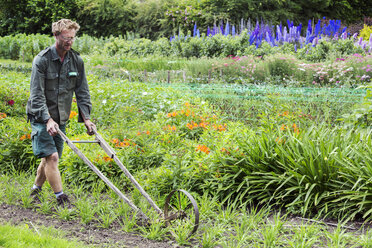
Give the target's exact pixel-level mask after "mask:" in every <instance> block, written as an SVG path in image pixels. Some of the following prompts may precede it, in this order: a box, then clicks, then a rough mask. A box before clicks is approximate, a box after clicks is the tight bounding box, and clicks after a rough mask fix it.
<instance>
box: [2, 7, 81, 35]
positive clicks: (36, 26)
mask: <svg viewBox="0 0 372 248" xmlns="http://www.w3.org/2000/svg"><path fill="white" fill-rule="evenodd" d="M76 11H77V5H76V1H75V0H67V1H62V2H61V1H57V0H47V1H41V0H18V1H8V0H2V1H0V18H1V19H0V20H1V21H0V35H1V36H4V35H10V34H17V33H27V34H36V33H43V34H50V33H51V30H52V23H53V22H55V21H56V20H59V19H62V18H72V19H74V18H76Z"/></svg>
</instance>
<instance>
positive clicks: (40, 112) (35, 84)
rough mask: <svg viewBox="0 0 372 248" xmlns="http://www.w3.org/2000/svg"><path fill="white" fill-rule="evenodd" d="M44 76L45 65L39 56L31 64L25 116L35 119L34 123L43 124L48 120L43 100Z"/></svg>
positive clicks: (44, 100) (48, 116)
mask: <svg viewBox="0 0 372 248" xmlns="http://www.w3.org/2000/svg"><path fill="white" fill-rule="evenodd" d="M45 74H46V66H45V63H44V61H43V60H42V58H41V57H40V56H36V57H35V59H34V61H33V64H32V72H31V83H30V98H29V102H28V103H27V114H28V115H31V116H32V117H33V118H35V120H36V121H39V122H44V123H46V122H47V121H48V120H49V119H50V115H49V112H48V107H47V104H46V99H45Z"/></svg>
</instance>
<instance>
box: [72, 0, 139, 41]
mask: <svg viewBox="0 0 372 248" xmlns="http://www.w3.org/2000/svg"><path fill="white" fill-rule="evenodd" d="M77 4H78V6H79V12H78V13H77V20H78V22H79V24H80V26H81V31H82V32H83V33H89V34H90V35H93V36H95V37H102V36H103V37H108V36H110V35H114V36H119V35H123V34H125V33H126V32H128V31H133V27H134V23H133V18H134V16H135V14H136V9H135V7H134V4H133V3H132V1H130V0H128V1H121V0H104V1H96V0H79V1H77Z"/></svg>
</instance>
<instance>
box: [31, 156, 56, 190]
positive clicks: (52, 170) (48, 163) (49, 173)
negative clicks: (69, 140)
mask: <svg viewBox="0 0 372 248" xmlns="http://www.w3.org/2000/svg"><path fill="white" fill-rule="evenodd" d="M44 174H45V179H46V180H48V182H49V184H50V187H52V189H53V192H54V193H58V192H61V191H62V179H61V174H60V172H59V169H58V153H57V152H55V153H53V154H52V155H50V156H48V157H45V166H44ZM41 180H42V174H41V175H40V181H41ZM35 184H36V183H35ZM36 185H37V184H36Z"/></svg>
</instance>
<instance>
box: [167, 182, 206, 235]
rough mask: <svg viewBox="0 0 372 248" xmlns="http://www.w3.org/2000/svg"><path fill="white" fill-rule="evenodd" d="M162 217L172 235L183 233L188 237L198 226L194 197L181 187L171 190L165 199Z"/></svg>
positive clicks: (197, 211)
mask: <svg viewBox="0 0 372 248" xmlns="http://www.w3.org/2000/svg"><path fill="white" fill-rule="evenodd" d="M164 218H165V222H166V223H167V225H168V226H169V227H171V233H172V235H173V236H179V234H177V233H183V235H187V238H190V237H191V235H193V234H194V233H195V232H196V230H197V229H198V227H199V209H198V205H197V204H196V201H195V199H194V197H192V195H190V194H189V193H188V192H187V191H185V190H183V189H176V190H173V191H172V192H171V193H170V194H169V195H168V197H167V199H166V200H165V206H164ZM186 232H187V234H186Z"/></svg>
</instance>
